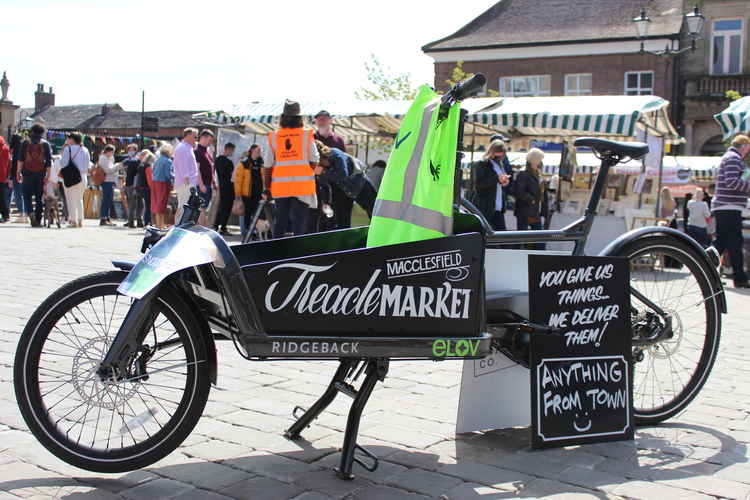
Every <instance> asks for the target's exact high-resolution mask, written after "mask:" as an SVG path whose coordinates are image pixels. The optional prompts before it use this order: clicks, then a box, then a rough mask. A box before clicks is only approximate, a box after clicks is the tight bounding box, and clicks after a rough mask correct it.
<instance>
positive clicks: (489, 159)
mask: <svg viewBox="0 0 750 500" xmlns="http://www.w3.org/2000/svg"><path fill="white" fill-rule="evenodd" d="M472 172H473V175H472V177H473V179H474V186H473V192H474V195H473V197H472V199H473V202H474V204H475V205H476V207H477V208H478V209H479V211H480V212H482V215H484V218H485V219H487V222H489V223H490V225H491V226H492V228H493V229H494V230H495V231H505V230H506V226H505V207H506V203H507V200H508V193H509V192H510V190H511V189H512V187H511V183H512V182H513V168H512V167H511V166H510V162H509V161H508V158H507V156H506V154H505V144H504V143H503V141H501V140H494V141H492V142H491V143H490V147H489V148H488V149H487V152H486V153H485V154H484V157H483V158H482V159H481V160H479V161H478V162H476V163H475V164H474V165H473V166H472Z"/></svg>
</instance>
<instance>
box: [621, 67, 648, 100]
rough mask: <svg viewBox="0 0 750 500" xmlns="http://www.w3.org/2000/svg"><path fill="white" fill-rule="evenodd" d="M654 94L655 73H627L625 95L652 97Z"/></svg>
mask: <svg viewBox="0 0 750 500" xmlns="http://www.w3.org/2000/svg"><path fill="white" fill-rule="evenodd" d="M653 93H654V72H653V71H626V72H625V95H651V94H653Z"/></svg>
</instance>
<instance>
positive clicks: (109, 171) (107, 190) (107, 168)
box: [96, 144, 117, 226]
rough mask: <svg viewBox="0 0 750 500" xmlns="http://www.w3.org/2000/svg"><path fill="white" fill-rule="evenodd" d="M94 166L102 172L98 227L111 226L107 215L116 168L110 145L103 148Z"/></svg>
mask: <svg viewBox="0 0 750 500" xmlns="http://www.w3.org/2000/svg"><path fill="white" fill-rule="evenodd" d="M96 164H97V166H98V167H99V168H101V169H102V170H103V171H104V181H103V182H102V183H101V188H102V205H101V209H100V210H99V225H100V226H113V225H114V224H113V223H112V221H111V220H110V219H109V214H110V212H112V210H113V206H112V203H113V201H114V194H115V175H116V174H117V167H115V147H114V146H113V145H111V144H107V145H106V146H104V149H103V150H102V154H100V155H99V160H98V161H97V163H96Z"/></svg>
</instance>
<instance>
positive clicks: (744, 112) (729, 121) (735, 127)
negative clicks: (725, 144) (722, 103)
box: [714, 96, 750, 139]
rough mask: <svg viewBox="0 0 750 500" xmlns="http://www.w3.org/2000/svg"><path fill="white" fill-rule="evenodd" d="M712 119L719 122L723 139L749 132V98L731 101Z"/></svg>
mask: <svg viewBox="0 0 750 500" xmlns="http://www.w3.org/2000/svg"><path fill="white" fill-rule="evenodd" d="M714 119H715V120H716V121H717V122H719V126H720V127H721V132H722V134H723V135H724V139H729V138H730V137H733V136H735V135H737V134H741V133H747V132H750V96H748V97H743V98H741V99H737V100H736V101H733V102H732V103H731V104H730V105H729V107H728V108H727V109H725V110H724V111H722V112H721V113H718V114H716V115H714Z"/></svg>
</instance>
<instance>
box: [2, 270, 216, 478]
mask: <svg viewBox="0 0 750 500" xmlns="http://www.w3.org/2000/svg"><path fill="white" fill-rule="evenodd" d="M125 276H127V273H125V272H121V271H109V272H102V273H96V274H91V275H88V276H84V277H82V278H79V279H77V280H75V281H72V282H70V283H67V284H66V285H63V286H62V287H61V288H59V289H58V290H56V291H55V292H54V293H53V294H52V295H50V296H49V297H48V298H47V299H46V300H45V301H44V302H43V303H42V304H41V305H40V306H39V307H38V308H37V310H36V311H35V312H34V314H33V315H32V316H31V318H30V319H29V321H28V323H27V325H26V327H25V329H24V331H23V333H22V334H21V337H20V339H19V344H18V348H17V351H16V356H15V365H14V386H15V393H16V400H17V402H18V405H19V408H20V410H21V414H22V416H23V418H24V420H25V421H26V424H27V425H28V426H29V429H30V430H31V432H32V433H33V434H34V436H35V437H36V438H37V440H38V441H39V442H40V443H41V444H42V445H43V446H44V447H45V448H46V449H47V450H49V451H50V452H51V453H53V454H54V455H55V456H57V457H58V458H60V459H61V460H63V461H65V462H67V463H68V464H71V465H73V466H76V467H79V468H82V469H86V470H89V471H93V472H107V473H114V472H127V471H131V470H135V469H140V468H143V467H146V466H148V465H151V464H153V463H155V462H156V461H158V460H160V459H161V458H163V457H165V456H166V455H168V454H169V453H171V452H172V451H174V450H175V449H176V448H177V447H178V446H179V445H180V444H181V443H182V442H183V441H184V440H185V438H187V437H188V435H189V434H190V432H191V431H192V429H193V428H194V427H195V424H196V423H197V422H198V419H199V418H200V416H201V415H202V413H203V409H204V407H205V405H206V401H207V399H208V394H209V391H210V377H209V366H208V365H209V363H208V362H207V359H208V357H207V353H206V344H205V341H204V339H203V338H202V335H203V332H202V331H201V330H200V328H197V327H195V326H194V325H197V324H198V321H197V319H196V318H195V315H194V313H193V311H192V310H191V309H190V307H188V305H187V304H186V303H185V301H184V300H182V299H181V298H180V297H179V296H178V295H177V294H176V293H175V292H173V291H171V289H169V288H168V287H162V289H161V291H160V292H159V295H158V297H157V299H156V301H155V306H154V307H155V311H159V313H160V314H163V315H164V317H166V318H167V319H169V320H170V321H173V322H174V323H173V324H174V327H175V333H176V334H177V335H178V336H179V339H178V340H177V342H176V345H177V348H175V350H177V349H180V348H181V349H182V351H180V353H178V354H179V355H181V353H182V352H183V351H184V354H185V356H186V357H185V364H184V365H181V366H180V368H181V367H182V366H184V368H185V380H186V382H185V385H184V391H183V393H182V397H181V398H180V399H179V403H177V402H174V403H175V405H176V406H177V407H176V409H175V410H174V414H172V415H169V412H168V410H167V414H168V415H169V417H170V418H169V420H168V421H166V423H165V424H164V425H163V426H161V423H160V422H158V421H157V423H159V425H160V426H161V429H160V430H158V432H155V433H154V435H153V436H152V435H151V434H150V433H148V436H149V437H148V438H147V439H144V440H143V441H141V442H139V443H136V442H135V439H133V441H134V443H133V445H129V446H121V447H119V448H117V447H112V448H110V447H109V444H110V438H109V437H108V438H107V448H106V449H104V450H102V449H100V448H99V449H97V448H95V447H93V444H94V440H95V439H96V437H97V431H98V430H99V420H98V417H97V424H96V428H95V429H94V432H93V437H92V446H91V447H90V446H87V445H85V444H81V434H82V432H83V429H89V428H90V427H91V424H90V423H89V421H88V420H87V418H88V415H89V410H90V408H91V407H92V405H93V406H98V411H99V414H101V411H102V407H103V406H104V404H105V403H106V400H105V398H104V396H100V395H99V394H100V392H101V391H97V392H96V393H94V389H93V387H94V385H95V384H96V383H97V382H96V379H95V378H94V377H92V376H90V375H89V374H90V373H91V371H86V372H84V374H85V375H89V377H88V379H87V380H88V381H91V382H90V386H91V387H92V388H91V393H90V394H91V397H89V399H88V402H85V401H84V400H85V399H86V397H85V396H86V395H87V394H89V393H88V392H86V391H78V393H79V396H80V399H81V401H84V403H82V404H87V410H86V415H84V417H83V420H82V423H81V425H80V426H81V432H80V433H79V436H78V440H77V442H76V440H75V439H74V438H75V436H74V435H70V433H69V432H67V433H63V432H62V426H60V428H58V426H57V422H53V420H52V419H53V417H52V413H51V410H52V408H50V407H46V406H45V399H44V397H45V394H43V393H42V388H41V387H40V386H41V385H42V383H43V382H45V381H44V380H42V378H41V377H40V371H46V370H48V368H41V369H40V368H39V362H40V357H41V356H43V355H44V356H46V355H47V354H48V353H45V352H44V349H45V347H44V346H45V344H50V346H51V347H50V348H51V349H54V348H57V349H61V348H58V347H57V346H56V345H52V344H51V342H57V343H59V342H58V341H54V340H52V339H51V338H50V332H52V331H53V330H55V331H57V330H60V327H59V326H57V325H58V321H61V319H62V318H65V317H66V314H68V312H69V311H73V310H75V309H76V308H78V309H79V310H80V307H81V304H84V303H85V302H87V301H88V303H89V304H93V303H98V299H99V298H101V300H102V303H103V304H105V303H106V302H105V298H106V297H109V296H116V297H118V298H120V297H124V296H122V295H119V294H117V287H118V286H119V284H120V283H121V282H122V280H123V279H124V278H125ZM92 299H97V300H96V301H95V302H91V300H92ZM127 300H128V301H129V300H130V299H127ZM115 304H117V300H115ZM128 307H129V303H126V305H124V306H122V309H123V310H127V308H128ZM111 314H112V316H113V317H114V315H115V313H114V308H113V309H112V313H111ZM79 316H80V313H79ZM106 316H107V315H106V314H105V315H104V320H105V323H103V324H102V323H100V326H102V327H103V326H104V324H106V320H107V318H106ZM155 322H156V321H154V323H155ZM89 324H91V323H89ZM79 325H80V322H79ZM109 326H112V321H111V320H110V322H109ZM152 326H153V325H152ZM156 328H157V327H155V326H154V342H155V343H156ZM93 329H94V326H93V325H92V330H93ZM108 330H109V329H108ZM111 330H112V335H111V336H109V335H107V336H106V337H104V339H109V340H110V341H111V339H112V338H113V337H114V332H116V331H117V330H116V328H112V329H111ZM74 335H77V334H75V333H74ZM100 342H102V343H103V345H100V346H99V348H98V349H96V350H94V349H93V348H87V347H86V346H88V345H92V346H93V345H95V344H90V343H85V344H76V343H75V342H73V344H74V347H73V349H76V348H77V346H78V345H82V347H80V348H79V350H78V352H82V354H81V355H82V356H84V359H85V360H91V361H90V362H89V366H93V365H94V364H97V365H98V363H94V362H95V361H96V360H97V359H98V360H99V361H100V360H101V358H102V357H103V354H104V352H106V350H105V348H104V346H105V345H107V344H106V340H103V341H100ZM173 342H174V341H173ZM144 343H145V342H144ZM158 352H160V351H157V353H158ZM170 352H174V351H170ZM97 354H98V356H97ZM59 356H64V354H59ZM91 356H96V358H91ZM45 359H46V358H45ZM53 359H55V358H53ZM181 361H182V360H181ZM204 361H205V362H204ZM87 362H88V361H87ZM164 362H165V361H162V363H164ZM71 364H72V366H73V371H72V372H71V381H74V380H75V379H76V368H75V366H76V365H75V362H74V361H71ZM156 366H163V365H158V364H157V365H156ZM168 366H169V365H168ZM164 370H166V372H165V373H164V374H162V375H166V376H167V377H169V378H170V380H171V379H174V378H176V376H177V375H182V373H179V374H178V373H175V372H174V371H170V370H171V368H165V369H164ZM53 371H54V370H53ZM61 373H62V372H61ZM41 376H45V374H42V375H41ZM66 376H67V375H66ZM151 377H152V378H153V375H152V376H151ZM145 380H149V379H145ZM162 380H163V378H162ZM64 382H65V381H63V383H64ZM84 382H87V381H86V380H84V381H83V382H82V383H80V384H79V386H84V385H85V384H84ZM72 383H73V384H74V383H75V382H72ZM127 383H129V382H122V384H123V389H122V391H123V398H122V399H123V401H124V402H123V413H124V410H125V404H126V403H127V399H126V397H127V398H130V399H132V400H135V399H134V398H135V396H134V395H133V394H134V393H133V392H132V391H131V389H128V388H126V387H125V384H127ZM131 383H132V384H133V385H135V384H141V385H140V386H141V387H143V386H145V385H146V382H143V381H141V380H139V381H137V382H134V383H133V382H131ZM103 386H104V385H103V384H102V386H101V387H103ZM44 387H45V388H46V387H49V386H44ZM110 387H111V386H110ZM117 387H118V389H117V391H118V392H116V393H115V394H117V395H119V394H120V392H119V391H120V389H119V387H120V386H119V383H118V385H117ZM156 387H159V386H152V389H153V390H154V391H158V389H156ZM66 389H67V388H66ZM178 389H179V387H178V388H176V390H178ZM102 390H103V391H104V392H105V393H106V392H112V393H114V390H113V389H106V390H104V389H102ZM126 391H130V392H128V393H127V394H125V392H126ZM133 391H136V392H137V390H135V389H133ZM162 391H163V389H162ZM48 392H51V391H48ZM63 392H64V391H63ZM82 392H83V393H82ZM149 393H150V391H149ZM74 397H75V396H74ZM177 397H179V396H175V397H174V399H177ZM94 398H99V399H98V402H94V403H92V401H94ZM110 399H112V397H110ZM143 399H144V398H143V397H141V400H143ZM63 401H67V400H63ZM103 401H104V402H105V403H103ZM155 401H156V402H155V403H152V404H153V405H154V406H156V404H161V403H159V400H158V399H156V400H155ZM162 401H167V400H166V399H164V400H162ZM119 404H120V402H119V400H118V401H117V402H114V400H113V402H112V404H111V406H113V407H114V408H113V409H111V413H112V415H113V416H112V420H113V419H114V411H115V410H116V411H117V412H118V413H119V412H120V411H119ZM127 404H128V407H129V408H131V409H132V408H133V406H132V405H131V404H130V403H127ZM134 404H135V403H134ZM144 406H147V405H146V401H145V400H144ZM147 408H148V406H147ZM162 408H164V406H162ZM61 411H64V410H61ZM94 411H96V410H94ZM149 411H151V410H149ZM123 413H120V416H121V417H122V423H123V427H122V428H121V430H120V434H123V433H124V431H123V429H127V432H129V433H130V436H131V437H132V436H133V431H132V430H135V431H136V432H137V431H138V430H140V429H137V426H138V425H141V424H138V423H136V424H132V422H133V421H134V420H133V419H129V420H128V421H127V422H126V420H125V416H124V415H123ZM152 413H153V414H152V415H150V416H149V417H150V418H149V420H158V419H157V418H156V411H153V412H152ZM93 414H94V412H91V416H92V417H93ZM74 415H75V414H74ZM128 416H129V415H128ZM73 418H74V417H70V418H69V419H68V420H65V421H63V424H66V423H67V422H68V421H69V420H72V419H73ZM61 420H62V419H61ZM58 422H60V420H58ZM105 425H106V422H105ZM117 425H119V422H117ZM131 425H132V427H131ZM141 427H145V424H143V425H141ZM104 428H105V427H102V431H103V430H104ZM131 429H132V430H131ZM109 432H110V434H111V432H112V423H111V422H110V424H109ZM73 434H75V432H74V433H73ZM116 438H117V436H115V441H116ZM121 443H122V438H121Z"/></svg>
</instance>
